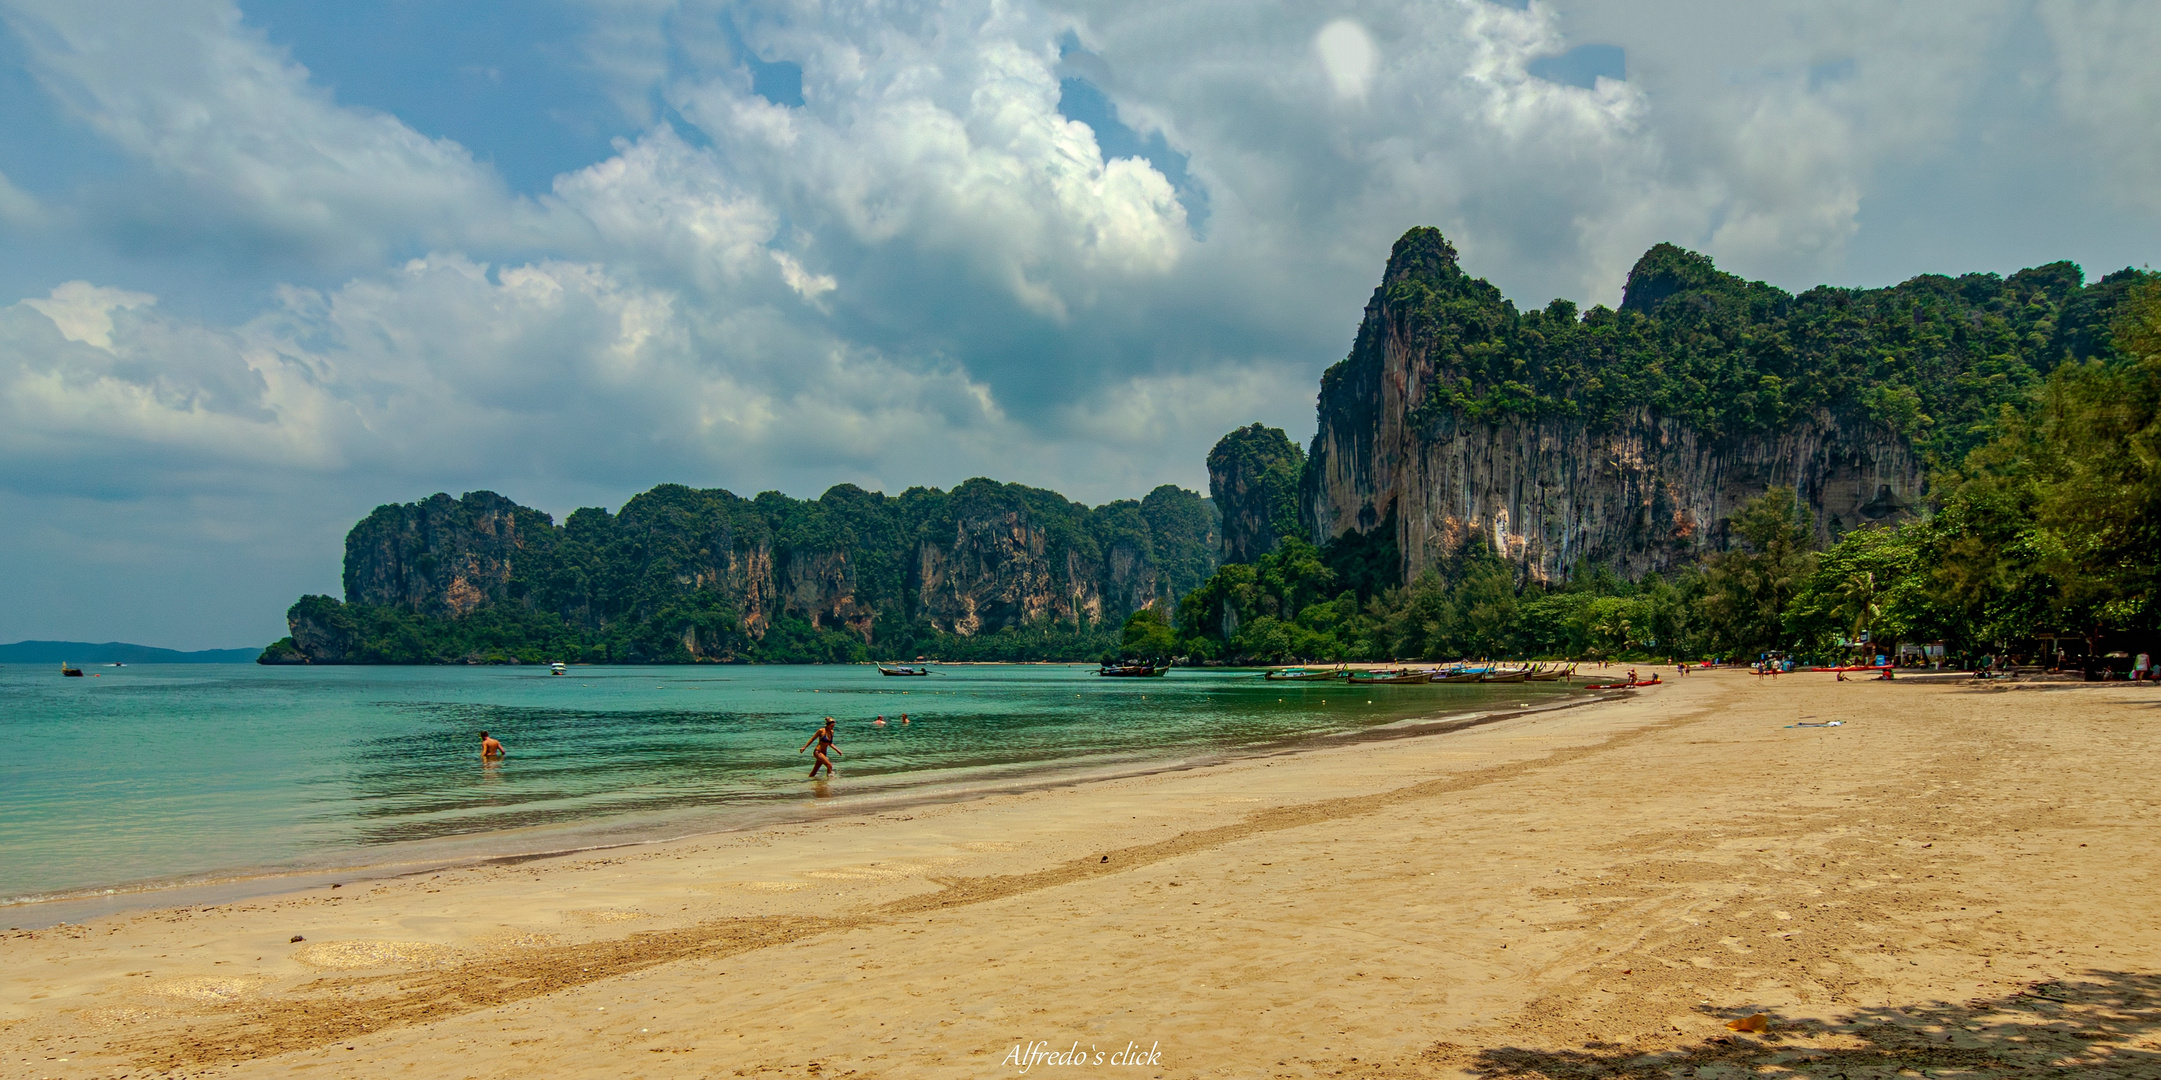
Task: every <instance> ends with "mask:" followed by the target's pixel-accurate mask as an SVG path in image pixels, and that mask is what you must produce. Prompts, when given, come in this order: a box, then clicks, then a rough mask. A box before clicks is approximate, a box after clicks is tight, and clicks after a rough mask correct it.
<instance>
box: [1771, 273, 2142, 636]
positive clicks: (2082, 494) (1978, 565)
mask: <svg viewBox="0 0 2161 1080" xmlns="http://www.w3.org/2000/svg"><path fill="white" fill-rule="evenodd" d="M2114 331H2115V339H2114V344H2115V352H2114V353H2113V358H2112V359H2110V360H2108V361H2106V362H2104V361H2101V360H2092V361H2085V362H2078V363H2066V364H2063V365H2061V366H2059V367H2058V368H2057V369H2056V370H2055V371H2053V372H2051V373H2050V375H2049V377H2048V379H2047V380H2046V382H2045V383H2043V385H2042V386H2041V387H2040V389H2039V391H2038V393H2037V394H2036V395H2035V397H2034V400H2033V404H2032V407H2031V408H2029V409H2026V410H2018V409H2011V408H2006V409H2004V410H2003V412H2002V413H2001V415H2000V416H1999V418H1998V421H1997V424H1996V427H1995V429H1994V435H1993V437H1992V438H1990V439H1989V440H1988V441H1987V442H1986V443H1984V444H1983V445H1981V446H1979V447H1977V448H1975V449H1974V450H1973V452H1972V453H1970V454H1968V455H1967V457H1966V459H1965V461H1964V463H1963V464H1962V465H1961V467H1959V468H1958V469H1955V470H1944V471H1941V472H1939V473H1938V474H1937V476H1936V477H1935V480H1936V483H1937V486H1938V490H1937V493H1936V501H1937V504H1938V506H1937V509H1936V511H1935V513H1933V514H1931V515H1929V516H1928V517H1925V518H1923V519H1921V520H1918V521H1909V522H1906V523H1903V524H1901V525H1899V526H1897V527H1896V528H1891V529H1866V530H1861V531H1858V532H1853V533H1848V534H1847V535H1846V536H1844V537H1842V538H1840V540H1839V543H1838V544H1837V545H1836V546H1834V547H1833V548H1832V549H1831V550H1830V551H1828V552H1826V553H1825V554H1824V556H1823V559H1822V561H1821V563H1820V564H1819V565H1818V567H1817V569H1816V571H1815V572H1814V573H1813V574H1812V575H1810V576H1809V579H1808V581H1807V582H1806V584H1805V585H1804V586H1803V588H1802V589H1801V593H1800V595H1799V597H1797V598H1796V600H1795V602H1794V604H1793V606H1792V607H1791V609H1790V610H1789V612H1788V622H1789V629H1791V630H1792V631H1793V636H1794V637H1795V638H1796V640H1799V641H1803V642H1807V643H1810V644H1812V645H1816V646H1819V647H1821V646H1825V645H1827V644H1829V643H1831V642H1835V641H1836V640H1838V639H1840V638H1844V639H1846V640H1851V639H1852V638H1853V637H1854V636H1856V635H1855V632H1856V631H1857V630H1858V629H1860V628H1862V627H1863V626H1869V627H1872V632H1871V637H1872V639H1873V640H1875V641H1878V642H1889V641H1894V640H1899V639H1904V640H1909V641H1911V640H1922V641H1943V642H1945V643H1946V645H1947V646H1948V647H1949V648H1950V649H1951V650H1952V651H1953V652H1967V653H1976V652H1996V651H2003V650H2006V649H2011V648H2014V647H2016V646H2018V645H2019V643H2021V642H2024V641H2028V640H2030V639H2032V638H2034V637H2037V636H2053V635H2059V634H2060V635H2064V636H2068V637H2072V638H2083V639H2084V640H2085V642H2086V651H2088V652H2093V651H2098V650H2100V649H2101V648H2103V641H2104V639H2108V638H2110V637H2111V636H2112V635H2125V636H2128V637H2129V638H2130V639H2132V640H2133V641H2135V642H2145V643H2150V642H2151V640H2152V638H2153V636H2154V635H2155V633H2156V632H2157V630H2161V625H2157V624H2161V604H2157V601H2156V597H2157V595H2161V282H2156V281H2152V280H2147V281H2143V282H2136V283H2134V284H2133V285H2132V287H2131V288H2129V289H2128V290H2127V293H2126V295H2125V297H2124V298H2123V302H2122V303H2121V304H2119V305H2118V312H2117V318H2116V322H2115V325H2114Z"/></svg>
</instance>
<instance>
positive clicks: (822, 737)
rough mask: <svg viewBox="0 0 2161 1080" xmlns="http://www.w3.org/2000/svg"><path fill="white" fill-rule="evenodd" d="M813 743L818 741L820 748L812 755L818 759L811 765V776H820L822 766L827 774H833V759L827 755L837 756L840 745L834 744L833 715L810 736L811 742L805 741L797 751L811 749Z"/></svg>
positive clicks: (814, 778)
mask: <svg viewBox="0 0 2161 1080" xmlns="http://www.w3.org/2000/svg"><path fill="white" fill-rule="evenodd" d="M811 743H817V744H818V750H817V752H816V753H814V754H812V755H811V756H812V757H813V758H815V759H816V761H815V762H814V763H813V764H812V765H811V767H810V778H811V779H813V780H816V779H817V778H818V770H819V769H821V768H822V769H824V770H825V774H826V775H827V776H831V775H833V759H832V758H830V757H827V756H826V755H827V754H828V753H830V754H833V755H836V756H837V755H839V753H840V747H838V746H835V745H834V744H833V718H832V717H830V716H828V717H826V718H825V726H824V727H821V728H819V729H818V730H817V732H816V733H815V734H813V735H812V736H811V737H810V742H806V743H804V744H803V745H802V748H801V749H798V750H797V751H796V753H798V754H800V753H802V752H803V751H804V750H808V749H810V744H811Z"/></svg>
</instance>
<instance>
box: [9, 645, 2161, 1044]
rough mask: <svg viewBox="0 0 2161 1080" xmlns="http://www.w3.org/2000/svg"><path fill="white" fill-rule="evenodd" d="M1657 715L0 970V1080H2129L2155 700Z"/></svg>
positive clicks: (1676, 691) (1116, 788)
mask: <svg viewBox="0 0 2161 1080" xmlns="http://www.w3.org/2000/svg"><path fill="white" fill-rule="evenodd" d="M1668 678H1669V683H1668V684H1667V685H1665V686H1661V687H1656V688H1651V689H1646V690H1642V691H1637V692H1634V693H1632V694H1630V695H1627V696H1626V697H1625V698H1624V699H1622V700H1617V701H1613V702H1608V703H1604V704H1598V705H1592V706H1588V707H1583V708H1574V709H1565V710H1558V711H1553V712H1545V713H1531V714H1528V715H1524V716H1520V717H1515V718H1512V719H1507V720H1503V721H1500V722H1497V723H1492V724H1488V725H1483V726H1479V727H1475V728H1471V729H1468V730H1459V731H1454V732H1449V733H1443V734H1434V735H1430V736H1425V737H1415V738H1402V739H1395V740H1389V741H1377V742H1359V743H1355V744H1351V745H1344V746H1335V747H1326V748H1320V749H1313V750H1309V751H1306V752H1301V753H1295V754H1286V755H1279V756H1274V757H1266V758H1259V759H1249V760H1242V761H1234V762H1228V763H1225V764H1221V765H1217V766H1214V767H1210V768H1204V769H1195V770H1189V771H1182V772H1171V773H1161V774H1155V775H1148V776H1138V777H1128V778H1123V779H1116V780H1106V781H1099V782H1094V783H1088V784H1081V785H1077V786H1072V787H1065V788H1058V789H1052V790H1043V791H1036V792H1030V793H1026V794H1020V795H1011V796H999V797H992V798H985V799H980V800H976V801H971V802H964V803H955V804H949V805H939V806H926V807H910V808H904V809H891V810H886V811H883V812H879V813H874V814H867V815H862V816H857V817H851V818H842V819H835V820H829V821H822V822H818V823H814V824H795V825H784V826H775V827H770V828H764V829H759V830H755V831H750V832H742V833H733V834H724V835H718V836H711V837H703V838H694V839H690V840H684V841H678V842H674V843H670V844H666V845H658V846H653V847H644V848H638V849H630V850H620V851H610V852H596V853H589V854H586V855H581V856H573V857H568V858H559V859H545V860H538V861H530V862H520V863H515V864H510V865H489V866H477V867H470V868H466V869H459V870H450V871H445V872H443V873H441V874H430V875H427V876H423V877H415V878H403V879H394V880H389V881H374V882H355V883H353V884H351V885H347V886H345V887H343V888H340V889H330V888H317V889H312V890H309V891H307V892H305V893H301V894H294V895H288V896H279V897H270V898H263V899H258V900H249V901H242V902H236V903H230V904H223V905H215V906H206V907H198V908H189V909H180V910H164V911H154V912H145V913H141V914H137V915H131V916H116V917H111V918H105V919H99V920H94V921H91V922H89V923H88V924H87V925H81V926H73V925H70V926H60V927H53V928H48V929H43V930H37V931H16V932H8V933H6V934H5V935H4V936H0V970H4V971H5V972H6V973H7V978H6V979H5V980H0V1077H15V1076H23V1077H44V1076H54V1077H61V1076H65V1077H81V1076H118V1075H130V1076H161V1075H187V1076H209V1075H216V1076H220V1077H257V1076H320V1077H331V1076H338V1077H344V1076H400V1077H405V1076H411V1077H527V1076H574V1077H586V1076H591V1077H632V1076H646V1077H708V1076H715V1077H727V1076H737V1075H742V1076H819V1077H839V1076H847V1075H856V1076H937V1077H944V1076H999V1075H1022V1073H1021V1063H1023V1062H1025V1061H1026V1060H1027V1059H1029V1058H1030V1057H1031V1056H1032V1054H1031V1051H1033V1050H1034V1049H1036V1048H1039V1047H1040V1048H1043V1049H1046V1050H1048V1051H1049V1052H1052V1053H1056V1054H1061V1055H1063V1054H1069V1053H1071V1052H1072V1050H1073V1048H1074V1047H1075V1046H1076V1045H1077V1046H1078V1048H1079V1050H1080V1051H1081V1052H1082V1053H1083V1054H1084V1055H1089V1057H1088V1062H1089V1063H1088V1064H1064V1063H1061V1062H1059V1061H1058V1060H1057V1059H1053V1060H1052V1061H1048V1062H1044V1061H1037V1062H1036V1063H1035V1064H1033V1065H1032V1066H1030V1067H1029V1068H1028V1070H1027V1074H1026V1075H1030V1076H1035V1075H1043V1074H1046V1073H1047V1074H1051V1075H1064V1076H1083V1075H1106V1074H1107V1075H1119V1076H1146V1077H1156V1076H1165V1077H1184V1076H1226V1077H1237V1076H1338V1075H1341V1076H1376V1077H1413V1076H1569V1077H1575V1076H1628V1075H1637V1076H1672V1075H1698V1076H1721V1075H1726V1076H1743V1075H1775V1074H1778V1073H1781V1072H1783V1073H1787V1074H1800V1075H1809V1076H1833V1075H1837V1074H1840V1073H1844V1074H1845V1075H1846V1076H1848V1077H1850V1078H1856V1080H1857V1078H1860V1077H1864V1076H1893V1075H1899V1074H1900V1070H1905V1073H1904V1075H1917V1074H1921V1073H1927V1074H1929V1075H1962V1074H1963V1075H1974V1076H2002V1075H2010V1074H2026V1075H2078V1074H2082V1073H2090V1074H2092V1075H2109V1076H2148V1075H2151V1076H2161V880H2157V878H2161V869H2157V860H2156V857H2157V855H2161V836H2157V835H2156V827H2157V826H2161V769H2156V767H2155V762H2156V761H2161V692H2155V691H2152V690H2139V689H2134V688H2131V687H2128V686H2124V685H2121V684H2115V685H2110V684H2095V685H2066V686H2062V687H2058V688H2045V689H2044V688H2041V687H2025V688H2018V689H2011V690H2002V689H1997V690H1975V689H1969V688H1967V687H1963V686H1955V685H1942V684H1936V685H1920V684H1912V685H1908V684H1888V685H1887V684H1883V683H1877V682H1856V683H1836V682H1834V681H1832V679H1831V676H1829V675H1789V676H1785V677H1783V678H1781V679H1779V680H1776V681H1759V680H1757V679H1756V678H1755V677H1753V676H1750V675H1748V674H1746V673H1737V672H1724V673H1715V674H1698V675H1692V676H1689V677H1688V678H1686V679H1681V680H1674V679H1672V676H1670V675H1669V676H1668ZM1834 720H1836V721H1841V722H1842V723H1841V726H1837V727H1809V728H1801V727H1788V726H1787V725H1791V724H1795V723H1798V722H1806V723H1827V722H1829V721H1834ZM843 766H844V769H843V773H842V776H841V779H840V781H839V783H840V784H843V785H844V784H845V783H846V779H847V778H846V772H845V762H843ZM294 936H300V937H302V938H304V939H305V940H303V941H301V942H298V943H295V942H293V941H291V940H290V939H291V938H293V937H294ZM1751 1014H1762V1015H1764V1016H1765V1017H1766V1018H1767V1021H1766V1022H1767V1024H1768V1027H1769V1030H1768V1031H1767V1032H1764V1033H1761V1034H1754V1033H1737V1032H1734V1031H1730V1030H1728V1029H1727V1028H1726V1027H1725V1026H1724V1025H1725V1022H1726V1021H1728V1020H1731V1019H1734V1018H1737V1017H1742V1016H1747V1015H1751ZM1129 1046H1131V1047H1134V1048H1135V1049H1137V1050H1138V1051H1139V1052H1140V1053H1139V1054H1138V1055H1137V1056H1141V1057H1143V1059H1144V1062H1145V1061H1146V1055H1147V1054H1149V1053H1150V1052H1152V1053H1153V1054H1154V1058H1153V1061H1152V1063H1145V1064H1142V1065H1139V1066H1134V1065H1126V1064H1118V1065H1114V1064H1112V1060H1113V1057H1114V1055H1117V1054H1118V1053H1119V1052H1121V1051H1125V1050H1126V1049H1127V1048H1128V1047H1129ZM1096 1051H1100V1052H1101V1053H1102V1055H1103V1060H1102V1062H1101V1063H1100V1064H1097V1063H1095V1061H1094V1058H1093V1057H1092V1053H1093V1052H1096Z"/></svg>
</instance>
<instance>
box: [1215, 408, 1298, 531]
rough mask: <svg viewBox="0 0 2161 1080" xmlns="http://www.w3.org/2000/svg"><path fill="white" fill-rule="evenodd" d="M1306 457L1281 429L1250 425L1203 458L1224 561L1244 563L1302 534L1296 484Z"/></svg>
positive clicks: (1219, 441)
mask: <svg viewBox="0 0 2161 1080" xmlns="http://www.w3.org/2000/svg"><path fill="white" fill-rule="evenodd" d="M1305 466H1306V455H1305V453H1304V452H1303V451H1301V450H1299V449H1298V444H1297V443H1294V442H1292V441H1291V440H1290V437H1289V436H1287V435H1285V434H1284V433H1283V430H1282V429H1281V428H1272V427H1266V426H1263V425H1261V424H1254V425H1251V426H1250V427H1242V428H1239V429H1238V430H1236V431H1233V432H1231V433H1230V434H1228V435H1225V436H1223V438H1221V439H1220V440H1217V442H1216V445H1215V448H1214V449H1212V450H1210V451H1209V452H1208V493H1209V497H1210V498H1211V499H1212V500H1213V501H1214V503H1215V505H1216V511H1217V512H1218V513H1220V514H1221V515H1222V517H1223V561H1224V562H1226V563H1249V562H1252V561H1253V560H1255V559H1258V558H1260V557H1261V556H1263V555H1266V554H1268V553H1269V552H1271V551H1274V550H1275V549H1276V541H1277V540H1279V539H1280V538H1282V537H1285V536H1295V535H1297V534H1298V533H1299V532H1300V531H1301V530H1300V527H1299V514H1298V483H1299V477H1300V474H1302V473H1303V472H1304V471H1305Z"/></svg>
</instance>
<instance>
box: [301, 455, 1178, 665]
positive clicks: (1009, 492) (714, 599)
mask: <svg viewBox="0 0 2161 1080" xmlns="http://www.w3.org/2000/svg"><path fill="white" fill-rule="evenodd" d="M1216 543H1217V537H1216V532H1215V524H1214V517H1213V515H1212V513H1211V512H1210V510H1209V507H1208V505H1207V503H1206V502H1205V501H1204V500H1202V499H1201V498H1200V497H1199V496H1198V495H1196V494H1194V493H1193V492H1190V491H1183V490H1181V489H1178V488H1175V487H1170V486H1168V485H1166V486H1165V487H1162V488H1158V489H1157V490H1156V491H1155V492H1153V493H1151V494H1150V495H1149V496H1148V498H1147V499H1146V500H1142V501H1140V502H1131V501H1126V502H1116V503H1111V504H1109V505H1106V506H1102V507H1097V508H1095V509H1090V508H1087V507H1084V506H1080V505H1079V504H1076V503H1072V502H1070V501H1068V500H1066V499H1064V498H1063V497H1061V496H1058V495H1056V494H1055V493H1053V492H1048V491H1041V490H1038V489H1033V488H1025V487H1021V486H1019V485H1010V484H998V483H995V482H992V481H988V480H971V481H969V482H968V483H966V484H963V485H961V486H960V487H958V488H955V489H954V490H953V491H951V492H942V491H937V490H933V489H925V488H913V489H910V490H909V491H907V492H906V493H904V494H902V495H901V496H899V497H888V496H885V495H881V494H878V493H875V492H866V491H863V490H861V489H858V488H855V487H853V486H852V485H842V486H841V487H836V488H834V489H832V490H831V491H828V492H827V493H826V494H825V495H824V496H823V497H821V498H819V499H817V500H812V501H802V500H795V499H790V498H787V497H786V496H783V495H780V494H778V493H775V492H767V493H765V494H763V495H760V496H758V497H757V498H755V499H743V498H740V497H738V496H736V495H733V494H731V493H729V492H726V491H719V490H706V491H700V490H694V489H691V488H687V487H682V486H680V485H663V486H661V487H658V488H655V489H653V490H652V491H649V492H646V493H644V494H642V495H639V496H637V497H636V498H633V499H632V500H631V501H630V502H629V503H627V504H625V505H624V507H623V508H622V510H621V512H620V513H616V514H610V513H608V512H607V511H606V510H601V509H586V510H579V511H577V512H576V513H574V514H572V515H571V516H570V517H569V518H568V519H567V520H566V521H565V522H564V523H563V525H562V526H561V527H557V526H556V525H555V524H554V523H553V521H552V520H551V519H550V518H549V517H548V516H547V515H546V514H543V513H540V512H539V511H535V510H531V509H529V508H526V507H522V506H518V505H517V504H515V503H513V502H511V501H510V500H508V499H505V498H503V497H502V496H500V495H496V494H494V493H492V492H472V493H468V494H467V495H465V496H464V497H463V498H461V499H452V498H451V497H449V496H448V495H436V496H433V497H431V498H429V499H425V500H422V501H421V502H418V503H410V504H404V505H392V506H384V507H380V508H378V509H377V510H376V511H375V512H374V513H372V514H370V515H369V516H368V517H367V518H366V519H364V520H363V521H361V522H360V523H359V524H357V525H355V526H354V527H353V530H352V532H351V533H350V534H349V535H348V536H347V537H346V563H345V585H346V604H345V605H339V604H337V602H336V601H334V600H329V599H328V598H321V597H310V598H307V599H305V600H303V601H302V602H301V603H299V604H296V605H295V606H294V607H293V609H292V611H291V612H290V613H289V615H288V622H289V623H290V625H291V629H292V635H293V641H294V648H295V649H296V650H297V651H298V653H299V654H300V655H302V656H305V657H306V658H308V659H309V660H310V661H312V662H317V663H340V662H347V661H348V659H349V658H348V656H347V653H348V651H349V649H350V647H351V643H352V642H353V641H355V640H358V639H359V638H360V637H364V636H365V633H363V632H362V630H361V629H360V628H359V626H358V624H357V623H356V622H355V619H356V617H361V616H365V615H366V614H367V613H368V612H378V611H384V610H388V611H395V612H403V613H406V614H409V615H418V616H423V617H428V618H438V619H462V618H466V617H469V616H472V615H474V614H475V613H477V612H484V611H494V612H502V611H506V610H508V611H519V612H533V613H543V614H547V615H552V616H556V617H559V618H560V619H561V620H562V621H563V623H565V624H568V626H569V627H572V628H574V629H576V630H578V631H580V632H583V633H585V634H587V635H588V636H591V635H603V636H604V635H606V634H609V633H611V632H616V631H621V632H622V633H623V634H624V635H626V637H625V641H626V642H627V644H626V645H625V646H624V651H625V655H627V656H629V657H630V658H633V659H635V658H639V657H640V656H650V655H651V654H653V653H654V652H655V651H656V650H659V649H663V647H665V651H669V652H672V651H673V647H674V646H675V645H678V644H679V645H680V646H681V649H682V651H683V652H684V653H685V654H687V655H688V656H689V657H690V658H693V659H712V660H725V659H733V658H736V657H737V656H740V655H742V654H744V653H745V652H747V651H749V649H750V647H751V644H752V643H755V642H758V641H761V640H762V639H764V638H765V637H766V635H767V634H768V633H769V632H771V631H772V630H774V629H775V627H776V626H779V625H781V624H783V623H790V624H791V625H797V626H799V627H800V630H799V631H796V632H820V631H841V632H845V633H847V634H850V635H853V636H854V637H856V638H859V639H860V640H862V641H863V642H866V643H869V644H871V645H873V646H874V647H875V646H876V645H877V644H878V643H879V642H880V641H882V640H889V639H892V638H893V637H894V636H895V634H896V632H898V633H899V635H900V636H901V637H902V638H903V639H905V638H906V637H907V636H908V634H909V633H911V632H931V633H944V634H955V635H960V636H974V635H978V634H984V633H991V632H995V631H999V630H1003V629H1008V628H1018V627H1024V626H1028V625H1031V624H1040V623H1043V622H1046V621H1051V622H1058V623H1064V624H1075V625H1100V624H1115V622H1116V621H1119V620H1123V619H1124V618H1125V617H1126V616H1127V615H1128V614H1130V613H1131V612H1133V611H1136V610H1139V609H1141V608H1148V607H1158V608H1162V609H1164V610H1169V609H1171V608H1173V607H1175V604H1176V600H1177V597H1178V596H1179V595H1181V594H1182V593H1183V592H1184V591H1186V590H1189V589H1191V588H1193V587H1194V586H1195V585H1197V584H1198V583H1199V582H1200V581H1201V580H1202V579H1204V578H1206V576H1207V575H1208V574H1209V573H1211V572H1213V570H1214V568H1215V562H1214V558H1213V552H1214V549H1215V546H1216ZM356 612H358V613H360V616H356V614H355V613H356ZM656 642H657V643H658V644H656Z"/></svg>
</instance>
